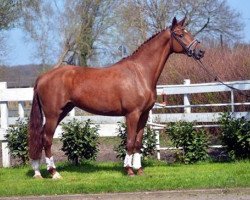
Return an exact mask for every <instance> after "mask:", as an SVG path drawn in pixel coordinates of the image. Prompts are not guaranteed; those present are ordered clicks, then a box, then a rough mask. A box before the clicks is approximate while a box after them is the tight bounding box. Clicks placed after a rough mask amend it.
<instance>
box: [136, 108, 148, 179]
mask: <svg viewBox="0 0 250 200" xmlns="http://www.w3.org/2000/svg"><path fill="white" fill-rule="evenodd" d="M148 115H149V112H145V113H143V114H142V115H141V117H140V119H139V122H138V130H137V132H138V133H137V135H136V140H135V147H134V148H135V149H134V156H133V168H134V169H135V170H137V174H138V175H143V168H142V164H141V157H142V155H141V148H142V139H143V134H144V128H145V125H146V123H147V120H148Z"/></svg>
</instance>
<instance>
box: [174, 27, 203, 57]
mask: <svg viewBox="0 0 250 200" xmlns="http://www.w3.org/2000/svg"><path fill="white" fill-rule="evenodd" d="M171 35H172V36H173V37H174V38H175V39H176V41H177V42H178V43H179V44H180V45H181V46H182V48H183V49H184V50H185V51H186V54H187V56H189V57H193V56H194V51H195V48H196V46H197V44H199V43H200V42H199V40H197V39H194V40H193V41H192V42H190V44H189V45H188V46H186V45H185V44H184V42H183V41H182V40H181V39H180V37H179V35H178V34H176V32H175V31H172V32H171Z"/></svg>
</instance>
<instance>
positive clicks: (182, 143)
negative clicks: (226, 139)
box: [167, 121, 208, 164]
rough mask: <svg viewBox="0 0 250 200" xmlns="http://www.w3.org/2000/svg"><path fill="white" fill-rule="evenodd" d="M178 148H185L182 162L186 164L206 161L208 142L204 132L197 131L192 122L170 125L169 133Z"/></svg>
mask: <svg viewBox="0 0 250 200" xmlns="http://www.w3.org/2000/svg"><path fill="white" fill-rule="evenodd" d="M167 134H168V135H169V137H170V139H171V140H172V142H173V144H174V145H175V147H176V148H179V147H182V148H183V155H182V156H180V160H181V161H183V162H184V163H186V164H188V163H195V162H197V161H202V160H206V159H207V158H208V153H207V151H206V149H207V147H208V140H207V136H206V133H205V131H204V130H199V131H197V130H195V129H194V127H193V124H192V123H190V122H183V121H180V122H177V123H173V124H171V125H170V127H169V130H168V132H167Z"/></svg>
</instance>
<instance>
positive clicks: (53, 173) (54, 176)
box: [48, 167, 62, 180]
mask: <svg viewBox="0 0 250 200" xmlns="http://www.w3.org/2000/svg"><path fill="white" fill-rule="evenodd" d="M48 172H49V173H50V174H51V176H52V179H54V180H56V179H62V176H61V175H60V174H59V173H58V172H57V171H56V169H55V168H53V167H51V168H49V169H48Z"/></svg>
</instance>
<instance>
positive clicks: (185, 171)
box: [0, 161, 250, 196]
mask: <svg viewBox="0 0 250 200" xmlns="http://www.w3.org/2000/svg"><path fill="white" fill-rule="evenodd" d="M144 166H145V175H144V176H140V177H139V176H136V177H127V176H126V175H125V174H124V173H123V172H122V165H121V164H120V163H113V162H112V163H111V162H102V163H97V162H85V163H82V164H81V165H79V166H72V165H70V164H68V163H58V171H59V172H60V173H61V175H62V176H63V179H62V180H52V179H51V178H50V176H49V174H48V173H47V171H46V170H45V166H43V167H42V174H43V176H44V179H42V180H35V179H33V178H32V175H33V172H32V170H31V167H29V166H26V167H16V168H7V169H6V168H0V196H24V195H48V194H50V195H53V194H79V193H106V192H133V191H152V190H170V189H201V188H233V187H250V161H240V162H234V163H199V164H193V165H184V164H171V165H167V164H166V163H164V162H159V161H147V162H145V164H144Z"/></svg>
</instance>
